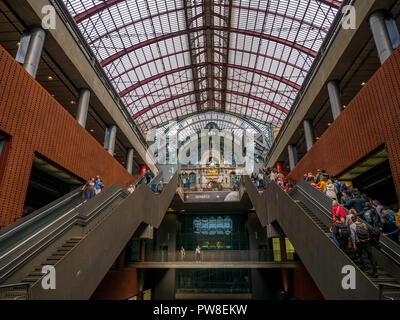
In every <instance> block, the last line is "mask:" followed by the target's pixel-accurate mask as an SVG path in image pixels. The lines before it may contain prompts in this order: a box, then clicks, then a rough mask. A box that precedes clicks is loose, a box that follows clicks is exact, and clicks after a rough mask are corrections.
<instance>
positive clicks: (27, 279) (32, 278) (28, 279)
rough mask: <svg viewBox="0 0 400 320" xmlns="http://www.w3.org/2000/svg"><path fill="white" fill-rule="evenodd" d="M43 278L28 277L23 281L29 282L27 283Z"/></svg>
mask: <svg viewBox="0 0 400 320" xmlns="http://www.w3.org/2000/svg"><path fill="white" fill-rule="evenodd" d="M40 279H41V277H27V278H25V279H23V280H22V282H27V283H35V282H38V281H39V280H40Z"/></svg>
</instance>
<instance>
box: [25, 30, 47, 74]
mask: <svg viewBox="0 0 400 320" xmlns="http://www.w3.org/2000/svg"><path fill="white" fill-rule="evenodd" d="M45 39H46V32H45V31H44V30H43V29H42V28H33V29H32V30H31V39H30V41H29V46H28V50H27V52H26V56H25V60H24V69H25V70H26V72H28V73H29V74H30V75H31V76H32V77H33V78H36V74H37V70H38V68H39V63H40V58H41V57H42V51H43V46H44V41H45Z"/></svg>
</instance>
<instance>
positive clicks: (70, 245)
mask: <svg viewBox="0 0 400 320" xmlns="http://www.w3.org/2000/svg"><path fill="white" fill-rule="evenodd" d="M62 247H63V249H65V248H70V249H72V248H73V247H75V243H65V244H63V245H62Z"/></svg>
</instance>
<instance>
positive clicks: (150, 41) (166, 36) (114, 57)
mask: <svg viewBox="0 0 400 320" xmlns="http://www.w3.org/2000/svg"><path fill="white" fill-rule="evenodd" d="M205 29H206V28H205V27H196V28H192V29H190V30H180V31H176V32H171V33H167V34H164V35H161V36H159V37H155V38H152V39H148V40H146V41H142V42H140V43H138V44H136V45H133V46H130V47H128V48H125V49H123V50H121V51H119V52H117V53H115V54H113V55H111V56H109V57H108V58H106V59H104V60H103V61H101V62H100V64H101V65H102V66H103V67H105V66H106V65H108V64H110V63H111V62H113V61H114V60H117V59H119V58H121V57H122V56H124V55H126V54H128V53H130V52H132V51H135V50H137V49H140V48H143V47H145V46H148V45H150V44H153V43H157V42H159V41H163V40H167V39H170V38H173V37H178V36H181V35H184V34H186V33H188V32H195V31H200V30H205ZM208 29H212V30H217V31H225V30H226V31H229V32H234V33H239V34H243V35H248V36H253V37H258V38H261V39H264V40H269V41H274V42H276V43H280V44H282V45H285V46H289V47H291V48H294V49H296V50H299V51H301V52H303V53H305V54H307V55H309V56H311V57H313V58H314V57H315V56H316V55H317V52H315V51H313V50H312V49H310V48H307V47H305V46H302V45H300V44H297V43H295V42H293V41H289V40H285V39H282V38H279V37H276V36H272V35H269V34H263V33H260V32H256V31H251V30H243V29H236V28H230V29H229V30H227V28H223V27H219V26H211V27H209V28H208Z"/></svg>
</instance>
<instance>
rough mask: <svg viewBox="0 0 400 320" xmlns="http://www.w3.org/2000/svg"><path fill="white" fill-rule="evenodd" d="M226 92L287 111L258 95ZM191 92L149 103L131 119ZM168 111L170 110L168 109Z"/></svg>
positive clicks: (192, 92) (191, 92)
mask: <svg viewBox="0 0 400 320" xmlns="http://www.w3.org/2000/svg"><path fill="white" fill-rule="evenodd" d="M214 90H215V91H222V89H214ZM200 91H201V92H205V91H207V89H203V90H200ZM227 93H228V94H234V95H238V96H242V97H247V98H249V99H253V100H256V101H258V102H261V103H264V104H266V105H269V106H272V107H273V108H275V109H278V110H280V111H282V112H284V113H288V110H286V109H285V108H283V107H281V106H280V105H277V104H276V103H274V102H271V101H268V100H265V99H263V98H260V97H257V96H253V95H251V94H250V93H244V92H238V91H232V90H227ZM191 94H194V91H188V92H185V93H182V94H179V95H176V96H173V97H169V98H167V99H164V100H161V101H158V102H157V103H155V104H152V105H150V106H148V107H146V108H143V109H142V110H140V111H139V112H137V113H136V114H134V115H133V116H132V118H133V119H137V118H138V117H140V116H141V115H143V114H144V113H146V112H148V111H150V110H152V109H154V108H157V107H158V106H160V105H163V104H165V103H168V102H170V101H173V100H176V99H180V98H183V97H186V96H188V95H191ZM247 108H250V109H254V110H257V111H261V112H263V113H267V112H265V110H260V109H257V108H254V107H250V106H247ZM169 111H171V110H169ZM267 114H269V113H267ZM158 115H159V114H157V115H156V116H158ZM269 115H271V114H269ZM156 116H154V117H156ZM271 116H272V115H271ZM154 117H153V118H154ZM276 118H277V117H276ZM150 119H151V118H150Z"/></svg>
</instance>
